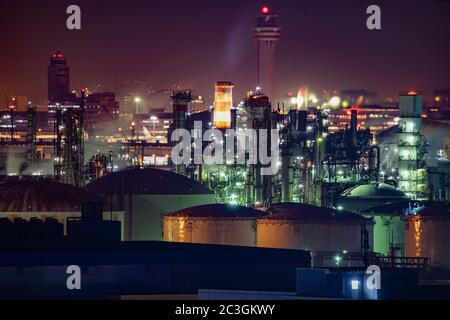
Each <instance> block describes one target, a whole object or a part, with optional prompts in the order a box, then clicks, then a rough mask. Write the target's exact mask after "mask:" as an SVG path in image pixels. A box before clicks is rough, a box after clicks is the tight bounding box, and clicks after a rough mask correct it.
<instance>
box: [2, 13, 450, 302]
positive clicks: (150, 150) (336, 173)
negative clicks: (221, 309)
mask: <svg viewBox="0 0 450 320" xmlns="http://www.w3.org/2000/svg"><path fill="white" fill-rule="evenodd" d="M280 21H281V20H280V19H279V17H278V14H276V13H275V11H274V10H273V8H269V7H268V6H263V7H262V8H261V11H260V12H259V13H258V14H257V17H256V25H254V27H253V28H252V30H251V32H248V35H247V37H248V38H249V39H250V40H254V42H256V44H255V46H256V55H254V56H253V58H252V59H253V60H254V62H255V65H256V70H255V71H256V72H254V73H255V76H254V77H253V78H254V86H252V87H248V86H245V85H243V84H242V83H243V81H242V80H241V79H239V78H237V79H233V77H230V76H228V75H227V73H226V72H225V73H224V74H223V78H222V79H215V80H214V81H209V82H208V85H209V89H208V90H203V91H201V90H199V89H198V88H197V87H196V86H195V85H190V84H183V85H174V86H171V87H170V88H164V89H161V90H159V89H155V88H152V89H149V88H145V89H142V87H140V86H141V84H140V83H139V82H138V81H134V82H133V81H132V82H131V84H130V82H128V87H124V88H121V89H118V88H117V87H116V88H115V90H108V89H103V88H102V87H101V86H100V85H98V86H97V87H96V88H95V89H89V88H82V89H77V90H73V88H72V87H71V84H72V81H71V77H72V74H74V73H76V72H81V71H82V70H77V69H76V68H74V67H70V66H69V59H68V57H67V56H66V54H65V53H63V52H62V51H55V52H54V53H52V54H51V55H50V58H49V64H48V69H47V84H48V92H47V99H48V103H47V104H45V105H42V104H35V103H33V102H31V101H28V99H27V98H26V97H24V96H19V95H17V96H11V97H9V99H8V102H7V105H6V106H5V108H2V110H1V111H0V297H5V296H8V294H9V292H7V291H5V290H4V289H2V288H1V287H2V285H1V284H2V282H5V283H9V284H11V283H13V285H10V287H11V288H13V289H11V292H13V293H11V294H13V296H16V297H19V298H23V297H25V298H30V297H31V298H35V297H38V298H44V299H47V298H53V297H54V296H55V295H56V296H60V295H62V296H63V297H65V298H66V297H67V296H68V295H69V293H67V292H63V291H62V290H61V289H60V288H58V286H57V285H56V283H57V281H59V280H56V278H55V279H53V278H52V279H51V280H49V281H50V286H49V287H51V286H54V288H56V289H55V291H54V292H53V291H52V292H50V293H47V292H46V293H45V294H43V295H41V293H36V292H31V291H30V292H26V294H24V295H23V296H22V293H21V290H20V289H18V288H19V287H15V286H14V283H23V278H21V276H22V275H21V274H19V273H18V274H12V273H11V272H12V271H10V270H9V269H8V267H9V265H20V264H21V263H22V262H23V261H25V260H26V259H30V262H29V265H30V267H26V268H30V269H31V268H34V267H36V268H37V269H36V270H37V271H30V272H29V273H27V272H28V271H23V272H24V274H28V275H29V277H30V279H32V281H35V282H36V283H40V284H42V282H41V280H42V279H43V278H45V274H46V272H47V271H46V269H45V268H47V267H48V268H53V267H54V268H56V269H57V268H59V267H60V266H61V265H64V263H65V261H67V260H66V258H65V257H66V256H67V257H71V258H74V259H75V257H77V255H78V254H80V255H82V258H80V259H81V260H82V262H80V264H83V266H85V269H86V271H83V274H84V273H85V274H86V277H88V280H87V286H88V287H89V290H88V291H87V292H88V293H86V296H83V295H81V296H77V297H82V298H86V297H87V298H93V299H96V298H99V297H100V298H104V297H105V296H108V297H109V296H113V297H119V298H120V299H122V298H126V297H128V296H133V295H144V294H148V295H156V296H157V295H163V294H173V295H182V294H184V295H187V294H189V295H195V298H201V297H204V298H205V297H206V298H205V299H209V298H210V297H218V298H224V297H225V298H227V297H229V296H227V294H230V292H231V291H233V290H235V291H236V292H237V291H239V290H240V291H245V290H249V292H252V293H251V294H250V293H249V295H251V296H252V297H265V298H268V299H275V298H280V299H285V300H288V299H297V298H298V299H300V297H320V298H345V299H389V298H392V299H398V298H402V297H406V296H407V295H408V294H411V296H413V295H414V294H416V296H413V297H414V298H422V294H424V293H423V292H433V293H432V294H435V295H436V297H446V298H450V296H445V295H446V294H447V293H448V292H449V291H445V292H444V291H442V292H444V293H441V291H439V290H441V289H442V288H439V289H436V288H435V287H433V286H435V285H436V286H438V284H442V283H444V284H445V286H446V288H450V287H449V282H450V250H449V249H450V225H449V220H450V120H449V119H448V118H447V119H446V118H445V117H444V116H442V115H443V114H445V112H449V111H450V104H449V97H450V90H441V89H439V90H437V91H436V93H435V97H434V99H433V100H430V99H429V98H428V96H429V92H422V91H420V90H419V89H409V90H406V91H401V92H397V96H396V97H395V98H394V99H391V100H389V101H387V100H380V101H374V97H375V94H372V93H371V92H369V91H367V90H362V89H361V90H360V89H354V90H353V89H352V90H345V89H344V88H343V89H342V90H330V89H323V90H322V89H321V90H314V89H312V88H310V87H309V86H302V87H300V88H298V87H295V86H296V85H292V89H293V91H292V92H289V93H286V94H282V93H281V92H282V89H281V88H280V86H278V80H277V77H278V78H280V76H279V75H278V73H277V71H278V70H277V63H276V61H277V59H276V57H277V55H278V51H279V50H281V47H280V44H281V43H282V41H283V35H284V31H285V29H284V27H283V29H282V28H281V24H280V23H281V22H280ZM286 33H288V31H286ZM287 36H289V35H288V34H287ZM252 38H253V39H252ZM177 41H179V43H181V44H182V43H183V42H182V40H180V39H177ZM196 41H197V40H196ZM177 45H178V44H177ZM180 47H181V45H180ZM181 51H182V50H181ZM180 54H181V53H180ZM71 59H72V60H70V62H74V63H73V66H78V67H79V66H80V65H79V63H82V62H83V61H78V62H77V63H75V61H76V59H77V57H76V55H75V54H73V56H72V57H71ZM218 59H219V58H217V60H218ZM79 68H81V67H79ZM81 69H82V68H81ZM230 74H231V75H233V73H232V72H230ZM280 74H281V72H280ZM180 78H183V77H181V76H180ZM177 81H178V80H177ZM116 82H117V81H116ZM338 85H339V84H338ZM131 87H132V89H130V88H131ZM283 90H284V88H283ZM242 92H245V93H244V94H241V93H242ZM293 92H294V93H293ZM156 95H161V96H163V97H164V102H162V103H160V105H158V106H157V107H155V106H154V105H153V106H152V105H150V103H149V102H148V101H150V100H152V99H156V98H154V97H155V96H156ZM437 114H439V115H441V116H439V115H437ZM27 244H31V247H30V248H32V249H30V250H28V249H27V247H26V245H27ZM8 246H10V247H11V248H13V249H10V247H8ZM46 246H48V247H46ZM30 252H36V254H38V255H40V256H42V260H40V259H39V257H38V258H36V257H35V256H32V254H31V253H30ZM61 252H64V254H65V255H66V256H64V255H63V254H61ZM86 252H90V253H92V255H90V254H88V255H83V254H84V253H86ZM82 253H83V254H82ZM20 254H23V257H25V258H24V259H25V260H21V258H20V257H21V255H20ZM60 254H61V255H60ZM96 254H98V257H97V258H94V256H95V255H96ZM8 259H9V260H8ZM44 259H49V261H50V262H49V265H46V264H42V261H44ZM190 259H192V260H190ZM7 260H8V261H11V262H5V263H4V264H2V261H7ZM52 263H53V264H55V265H54V266H53V265H52ZM73 263H75V262H73ZM25 264H26V265H27V263H25ZM91 266H92V268H91ZM99 266H101V268H104V269H102V270H104V274H102V276H101V277H100V278H101V280H98V279H97V278H95V275H98V274H97V273H96V272H97V271H98V270H96V268H100V267H99ZM370 266H377V267H379V268H381V269H382V270H386V273H385V275H384V277H386V278H384V279H385V280H383V281H392V282H389V283H391V284H392V285H391V286H390V287H389V288H390V289H389V290H391V291H389V290H388V289H386V290H387V291H383V292H382V291H377V290H378V289H376V290H374V291H370V292H369V293H367V292H363V291H358V290H359V289H358V288H359V287H358V286H359V283H360V282H361V283H362V281H363V280H362V279H365V278H364V277H365V276H364V272H365V271H364V270H366V268H368V267H370ZM197 267H198V269H196V268H197ZM20 268H25V267H23V266H22V267H20ZM26 268H25V269H26ZM253 268H254V269H253ZM25 269H24V270H25ZM21 270H22V269H21ZM26 270H28V269H26ZM33 270H34V269H33ZM83 270H84V269H83ZM3 271H4V272H3ZM21 272H22V271H21ZM234 272H236V273H234ZM383 272H384V271H383ZM9 273H11V274H9ZM267 273H270V274H272V273H273V274H274V276H273V277H264V275H265V274H267ZM221 274H223V277H222V276H218V275H221ZM277 274H279V275H278V276H277ZM8 275H9V276H8ZM41 275H42V277H41ZM116 275H120V276H121V277H122V276H123V279H122V278H121V279H119V278H120V277H116ZM202 276H204V279H203V278H202ZM263 278H264V279H265V281H260V279H263ZM268 278H269V279H268ZM9 279H13V280H11V281H10V280H9ZM139 279H146V281H143V282H142V283H140V280H139ZM237 279H240V281H241V282H239V281H238V280H237ZM314 279H316V280H317V279H320V280H317V281H319V282H320V283H322V284H323V286H325V283H327V288H328V289H327V290H328V291H327V290H325V289H324V291H320V290H319V289H318V287H319V285H317V283H316V284H314V283H313V282H314V281H315V280H314ZM336 279H341V280H343V281H341V282H342V283H350V284H351V288H350V287H345V284H344V285H340V286H341V287H339V286H337V285H336V283H338V282H339V281H340V280H336ZM355 279H357V280H355ZM401 279H403V280H404V279H406V280H404V281H410V282H411V283H414V285H415V284H417V287H415V289H414V290H415V291H414V290H412V291H411V292H407V291H408V290H406V289H405V290H404V291H401V290H400V289H399V288H400V287H401V281H403V280H401ZM313 280H314V281H313ZM347 280H348V281H347ZM14 281H15V282H14ZM127 281H128V282H127ZM302 281H303V282H302ZM321 281H322V282H321ZM333 281H334V282H333ZM349 281H350V282H349ZM358 281H359V282H358ZM396 281H398V282H396ZM98 283H100V285H99V288H101V289H99V291H98V292H97V291H96V289H93V288H94V284H98ZM149 283H152V285H149ZM299 283H300V284H299ZM328 283H333V285H331V284H330V285H329V286H328ZM399 283H400V284H399ZM423 283H426V284H429V285H430V286H429V287H427V289H426V290H428V289H429V291H426V290H424V291H422V289H423V287H421V286H422V284H423ZM396 284H399V285H398V286H397V285H396ZM308 286H310V287H308ZM333 286H334V287H333ZM331 287H332V288H334V289H329V288H331ZM387 287H388V286H387ZM395 287H397V288H395ZM52 288H53V287H52ZM210 288H212V289H214V290H215V289H217V290H218V291H217V292H216V291H214V290H209V289H210ZM305 288H310V289H311V291H307V290H306V289H305ZM336 288H338V289H336ZM355 288H356V289H355ZM434 289H436V290H435V291H433V290H434ZM202 290H203V291H202ZM205 290H206V291H205ZM220 290H223V291H220ZM295 290H297V291H296V292H295V293H294V291H295ZM333 290H334V291H333ZM396 290H397V291H396ZM50 291H51V290H50ZM262 291H264V292H265V293H264V294H266V295H265V296H264V295H262V296H259V294H260V293H261V292H262ZM236 292H235V293H233V294H238V293H236ZM268 292H269V293H268ZM275 292H277V293H276V294H275ZM280 292H292V296H286V295H284V293H283V295H281V293H280ZM337 292H338V293H337ZM47 294H48V295H47ZM352 294H353V295H352ZM408 297H409V296H408ZM69 298H70V297H69Z"/></svg>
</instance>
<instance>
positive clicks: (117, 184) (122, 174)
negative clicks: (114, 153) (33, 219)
mask: <svg viewBox="0 0 450 320" xmlns="http://www.w3.org/2000/svg"><path fill="white" fill-rule="evenodd" d="M86 189H88V190H90V191H94V192H96V193H98V194H111V193H112V194H122V193H125V194H129V193H132V194H136V195H137V194H153V195H156V194H160V195H169V194H183V195H189V194H212V193H213V192H212V191H211V190H209V189H208V188H207V187H205V186H204V185H202V184H201V183H198V182H196V181H194V180H192V179H189V178H188V177H185V176H183V175H180V174H177V173H174V172H171V171H166V170H160V169H153V168H138V167H137V168H130V169H125V170H121V171H117V172H114V173H111V174H108V175H106V176H104V177H102V178H100V179H97V180H94V181H92V182H91V183H89V184H88V185H87V186H86Z"/></svg>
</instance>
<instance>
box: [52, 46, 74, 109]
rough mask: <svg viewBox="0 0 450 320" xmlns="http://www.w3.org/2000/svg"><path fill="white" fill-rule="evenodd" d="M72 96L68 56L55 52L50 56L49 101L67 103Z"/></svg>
mask: <svg viewBox="0 0 450 320" xmlns="http://www.w3.org/2000/svg"><path fill="white" fill-rule="evenodd" d="M69 96H70V67H69V66H68V65H67V59H66V57H65V56H64V55H63V54H62V53H61V52H60V51H57V52H55V53H54V54H53V55H52V56H51V57H50V65H49V66H48V101H49V103H50V104H53V103H61V104H62V103H65V102H66V101H67V100H68V99H69Z"/></svg>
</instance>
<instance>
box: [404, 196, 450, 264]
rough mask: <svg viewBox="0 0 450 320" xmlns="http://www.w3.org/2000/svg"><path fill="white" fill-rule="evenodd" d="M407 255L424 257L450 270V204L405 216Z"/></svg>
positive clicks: (431, 262)
mask: <svg viewBox="0 0 450 320" xmlns="http://www.w3.org/2000/svg"><path fill="white" fill-rule="evenodd" d="M405 225H406V256H408V257H424V258H428V259H429V263H430V264H431V265H432V266H434V267H437V268H443V269H447V270H450V254H449V253H450V232H449V230H450V205H449V204H440V205H435V206H431V207H427V208H425V209H423V210H422V211H421V212H420V213H419V214H417V215H411V216H408V217H406V218H405Z"/></svg>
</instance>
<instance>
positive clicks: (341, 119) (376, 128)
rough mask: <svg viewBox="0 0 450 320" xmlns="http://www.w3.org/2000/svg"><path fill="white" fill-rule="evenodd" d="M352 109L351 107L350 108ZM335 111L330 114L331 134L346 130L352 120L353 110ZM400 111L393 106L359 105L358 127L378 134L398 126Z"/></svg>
mask: <svg viewBox="0 0 450 320" xmlns="http://www.w3.org/2000/svg"><path fill="white" fill-rule="evenodd" d="M349 107H350V106H349ZM349 107H347V108H338V109H333V110H331V111H330V113H329V120H330V123H329V127H328V131H329V132H330V133H333V132H338V131H342V130H345V128H346V127H347V126H348V125H349V123H350V119H351V108H349ZM398 116H399V111H398V107H397V106H393V105H358V127H359V129H361V130H364V129H370V132H372V133H374V134H377V133H379V132H381V131H383V130H386V129H388V128H390V127H392V126H395V125H397V124H398V120H399V119H398Z"/></svg>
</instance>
